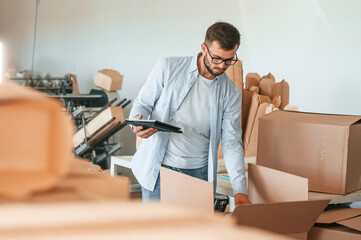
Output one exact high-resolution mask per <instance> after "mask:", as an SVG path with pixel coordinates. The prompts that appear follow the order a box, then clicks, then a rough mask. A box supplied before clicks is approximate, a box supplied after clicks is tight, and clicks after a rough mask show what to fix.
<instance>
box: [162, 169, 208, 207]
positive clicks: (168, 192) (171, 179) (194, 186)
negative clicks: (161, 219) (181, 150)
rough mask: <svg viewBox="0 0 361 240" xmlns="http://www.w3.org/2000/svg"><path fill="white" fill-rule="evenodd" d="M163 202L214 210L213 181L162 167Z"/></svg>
mask: <svg viewBox="0 0 361 240" xmlns="http://www.w3.org/2000/svg"><path fill="white" fill-rule="evenodd" d="M160 189H161V190H160V193H161V202H162V203H165V204H176V205H181V206H186V207H192V208H195V209H198V210H203V211H205V212H208V213H212V212H213V199H214V195H213V183H210V182H207V181H204V180H201V179H198V178H195V177H191V176H188V175H186V174H183V173H179V172H176V171H174V170H171V169H168V168H165V167H161V168H160Z"/></svg>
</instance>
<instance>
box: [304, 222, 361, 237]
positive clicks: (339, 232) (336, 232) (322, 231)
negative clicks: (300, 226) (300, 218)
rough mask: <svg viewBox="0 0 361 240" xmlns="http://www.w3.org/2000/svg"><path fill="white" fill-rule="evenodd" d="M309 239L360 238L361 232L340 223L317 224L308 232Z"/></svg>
mask: <svg viewBox="0 0 361 240" xmlns="http://www.w3.org/2000/svg"><path fill="white" fill-rule="evenodd" d="M307 239H308V240H360V239H361V232H359V231H355V230H352V229H349V228H346V227H344V226H340V225H338V226H337V225H331V226H322V225H316V226H314V227H312V228H311V231H310V232H309V233H308V238H307Z"/></svg>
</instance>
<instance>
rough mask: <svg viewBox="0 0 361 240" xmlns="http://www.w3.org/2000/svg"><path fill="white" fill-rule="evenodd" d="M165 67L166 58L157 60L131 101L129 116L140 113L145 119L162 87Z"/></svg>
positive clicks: (131, 117) (132, 116)
mask: <svg viewBox="0 0 361 240" xmlns="http://www.w3.org/2000/svg"><path fill="white" fill-rule="evenodd" d="M165 69H166V59H165V58H162V59H160V60H158V61H157V63H156V64H155V66H154V67H153V69H152V71H151V73H150V74H149V76H148V78H147V80H146V82H145V83H144V85H143V87H142V88H141V89H140V92H139V94H138V96H137V97H136V99H135V100H134V102H133V107H132V110H131V111H130V114H129V118H130V119H134V118H135V117H136V116H138V115H140V114H142V115H143V119H147V118H148V117H149V115H150V114H151V113H152V111H153V108H154V105H155V103H156V102H157V100H158V99H159V96H160V95H161V93H162V91H163V88H164V75H165Z"/></svg>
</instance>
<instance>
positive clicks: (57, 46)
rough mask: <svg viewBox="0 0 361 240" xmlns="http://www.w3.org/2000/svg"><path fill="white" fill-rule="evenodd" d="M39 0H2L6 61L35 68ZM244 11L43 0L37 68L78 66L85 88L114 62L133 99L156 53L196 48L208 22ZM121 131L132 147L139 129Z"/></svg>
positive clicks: (186, 2) (198, 1) (168, 0)
mask: <svg viewBox="0 0 361 240" xmlns="http://www.w3.org/2000/svg"><path fill="white" fill-rule="evenodd" d="M35 2H36V1H35V0H0V41H3V42H4V51H5V54H6V66H5V68H4V69H16V71H21V70H24V69H30V68H31V56H32V44H33V31H34V17H35ZM240 13H241V7H240V2H239V1H237V0H227V5H225V3H224V2H223V3H221V2H220V1H216V0H182V1H175V0H130V1H124V0H41V1H40V5H39V13H38V32H37V43H36V54H35V67H34V70H37V71H39V72H41V73H45V72H49V73H51V75H53V76H63V75H64V74H65V73H68V72H70V73H75V74H77V75H78V82H79V85H80V91H81V92H82V93H86V92H89V90H90V88H92V87H94V84H93V77H94V75H95V73H96V72H97V70H99V69H102V68H113V69H116V70H118V71H119V72H120V73H121V74H124V82H123V89H122V90H121V91H119V94H120V95H121V97H126V98H130V99H134V98H135V97H136V95H137V93H138V91H139V89H140V88H141V86H142V85H143V83H144V82H145V80H146V77H147V75H148V73H149V72H150V70H151V68H152V67H153V65H154V64H155V62H156V60H157V59H159V58H160V57H163V56H177V55H195V54H197V53H198V52H199V51H200V45H201V43H202V42H203V40H204V34H205V31H206V29H207V27H208V26H209V25H211V24H213V23H214V22H216V21H218V20H224V21H229V22H232V23H233V24H234V25H235V26H236V27H238V28H240V27H241V14H240ZM125 114H126V116H127V114H129V107H128V108H127V109H126V110H125ZM121 137H122V139H121V140H120V141H121V142H122V143H123V144H124V149H123V150H122V151H121V152H120V154H122V155H126V154H132V153H134V151H135V135H134V134H133V133H131V132H130V130H129V128H126V129H123V130H121Z"/></svg>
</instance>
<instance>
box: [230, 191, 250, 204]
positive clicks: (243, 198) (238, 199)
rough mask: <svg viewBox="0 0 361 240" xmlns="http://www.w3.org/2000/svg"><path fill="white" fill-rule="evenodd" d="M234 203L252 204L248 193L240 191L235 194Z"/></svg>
mask: <svg viewBox="0 0 361 240" xmlns="http://www.w3.org/2000/svg"><path fill="white" fill-rule="evenodd" d="M234 204H235V205H236V206H237V205H239V204H251V202H250V201H249V199H248V196H247V195H246V194H243V193H238V194H236V196H234Z"/></svg>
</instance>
